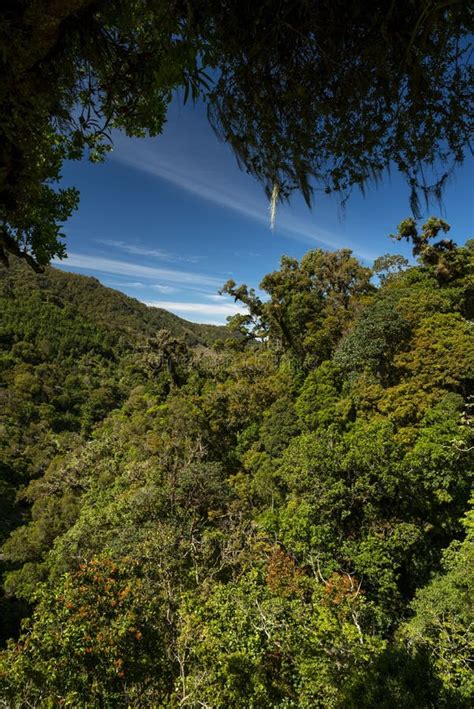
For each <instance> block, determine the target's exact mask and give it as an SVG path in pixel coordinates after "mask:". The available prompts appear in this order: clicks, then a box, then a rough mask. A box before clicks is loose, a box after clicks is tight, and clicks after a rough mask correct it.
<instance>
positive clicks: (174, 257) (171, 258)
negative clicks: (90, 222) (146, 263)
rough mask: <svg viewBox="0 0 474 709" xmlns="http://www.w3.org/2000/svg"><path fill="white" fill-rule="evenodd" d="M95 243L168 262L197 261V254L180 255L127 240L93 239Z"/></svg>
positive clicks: (133, 254)
mask: <svg viewBox="0 0 474 709" xmlns="http://www.w3.org/2000/svg"><path fill="white" fill-rule="evenodd" d="M95 241H96V243H98V244H104V245H105V246H108V247H113V248H115V249H118V250H120V251H123V252H124V253H127V254H131V255H132V256H147V257H151V258H155V259H157V260H158V261H166V262H169V263H173V262H180V261H181V262H185V263H197V262H198V261H199V257H198V256H182V255H180V254H174V253H170V252H169V251H165V250H164V249H154V248H150V247H148V246H141V245H140V244H132V243H128V242H127V241H120V240H117V239H95Z"/></svg>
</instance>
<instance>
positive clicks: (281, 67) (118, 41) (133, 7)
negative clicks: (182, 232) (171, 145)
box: [0, 0, 473, 267]
mask: <svg viewBox="0 0 474 709" xmlns="http://www.w3.org/2000/svg"><path fill="white" fill-rule="evenodd" d="M472 29H473V21H472V10H471V8H470V7H469V6H468V4H466V3H464V2H450V3H447V4H446V3H445V4H443V3H438V2H434V0H433V1H432V0H430V1H429V2H426V1H425V0H404V2H397V3H391V4H389V5H388V6H386V5H381V4H380V3H379V2H375V1H373V0H372V1H371V2H364V3H361V2H358V1H356V0H354V1H352V2H350V3H348V2H346V1H344V2H342V0H338V1H337V2H334V0H332V1H331V2H329V1H328V0H325V1H324V2H318V3H314V2H310V1H308V0H301V1H300V2H297V3H294V2H275V0H265V2H260V3H251V2H238V3H237V2H234V3H227V4H226V5H222V3H220V2H216V1H215V0H195V1H193V2H187V3H185V2H171V1H170V0H166V1H165V2H163V1H162V0H160V2H158V1H157V0H113V1H110V0H95V1H94V2H92V1H91V0H66V1H64V2H56V1H55V0H24V1H23V2H12V1H7V2H4V3H3V6H2V9H1V11H0V48H1V52H0V61H1V63H2V83H1V87H0V106H1V111H0V116H1V119H0V143H1V146H2V147H1V152H0V220H1V221H0V225H1V232H0V247H1V249H2V250H1V251H0V256H1V258H2V260H3V261H4V262H6V260H7V254H8V253H13V254H16V255H18V256H23V257H25V258H26V259H27V260H28V261H29V262H30V263H31V264H32V265H33V266H35V265H36V267H38V265H39V266H41V265H44V264H46V263H47V262H48V261H49V260H50V259H51V258H52V257H53V256H59V257H61V256H63V255H64V254H65V246H64V243H63V241H62V236H63V232H62V231H61V229H62V226H61V225H62V224H63V223H64V221H65V220H66V219H67V217H68V216H69V215H70V214H71V212H72V210H73V209H74V208H75V207H76V206H77V202H78V193H77V191H76V190H75V189H74V188H61V189H57V188H56V184H57V183H58V182H59V181H60V177H61V166H62V164H63V162H64V160H66V159H80V158H81V157H83V156H84V155H88V157H89V158H90V159H91V160H92V161H97V160H102V159H103V158H104V157H105V155H106V153H107V152H108V150H109V149H110V147H111V131H113V130H115V129H118V130H123V131H124V132H125V133H126V134H127V135H131V136H141V135H144V134H146V133H148V134H150V135H157V134H158V133H160V132H161V130H162V128H163V125H164V122H165V120H166V112H167V107H168V105H169V103H170V101H171V99H172V96H173V92H176V91H178V93H179V94H180V96H182V97H183V98H184V100H187V98H188V96H191V97H192V98H193V99H194V100H196V99H198V98H200V99H202V100H203V101H204V102H205V104H206V105H207V109H208V114H209V118H210V121H211V124H212V125H213V127H214V128H215V130H216V132H217V133H218V134H219V135H220V136H221V137H222V139H223V140H225V141H226V142H227V143H228V144H229V145H230V147H231V148H232V149H233V151H234V153H235V154H236V156H237V158H238V160H239V162H240V164H241V165H242V166H243V167H244V168H245V169H246V170H247V171H248V172H249V173H251V174H252V175H254V176H255V177H256V178H257V179H259V180H260V181H261V182H262V183H263V184H264V187H265V189H266V191H267V193H268V195H269V196H270V195H273V196H274V198H275V199H285V198H287V197H288V196H289V195H290V194H291V193H292V192H293V191H294V190H299V191H301V192H302V194H303V196H304V198H305V199H306V201H307V202H308V203H310V202H311V198H312V194H313V191H314V189H316V190H322V191H325V192H332V191H335V192H338V193H341V194H342V195H347V193H348V192H350V190H351V188H353V187H355V186H359V187H361V188H362V189H363V188H364V186H365V184H366V183H367V181H369V180H373V179H378V178H379V177H380V176H381V175H382V173H383V172H384V171H385V170H386V169H387V168H389V167H390V166H391V165H393V164H395V166H396V168H397V169H398V170H399V171H401V172H402V173H403V174H404V175H405V177H406V179H407V180H408V182H409V184H410V187H411V203H412V208H413V210H414V212H415V214H416V212H417V210H418V195H419V193H420V192H421V193H423V194H424V196H425V197H426V198H428V197H429V196H430V195H433V194H434V195H435V196H437V197H439V196H440V194H441V190H442V187H443V185H444V183H445V182H446V180H447V178H448V176H449V174H450V173H451V171H452V169H453V167H454V165H455V164H459V163H461V162H462V160H463V157H464V151H465V149H466V147H467V146H468V143H469V138H470V133H471V130H472V125H471V122H470V116H471V114H472V111H471V101H472V93H471V92H472V84H471V79H472V72H471V67H470V64H469V56H470V35H471V34H472ZM431 168H434V169H435V170H434V172H435V174H436V177H435V178H433V179H434V184H430V181H429V179H428V180H425V177H424V176H425V175H426V174H427V172H426V171H427V170H428V173H429V172H430V170H431Z"/></svg>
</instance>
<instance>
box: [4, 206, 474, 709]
mask: <svg viewBox="0 0 474 709" xmlns="http://www.w3.org/2000/svg"><path fill="white" fill-rule="evenodd" d="M408 221H409V220H407V221H406V222H403V223H402V225H401V227H404V226H406V225H407V223H408ZM444 226H445V225H444V223H443V222H441V221H440V220H437V219H430V220H429V221H428V222H427V224H425V225H424V226H423V230H422V232H421V233H420V234H418V231H417V228H416V225H415V224H414V223H412V222H410V224H409V227H410V233H411V237H410V238H411V239H412V242H413V249H414V252H415V255H417V262H416V265H414V266H409V265H408V262H407V261H406V260H405V259H403V258H401V257H400V256H387V255H386V256H384V257H382V258H380V259H378V260H377V261H376V262H375V264H374V267H373V268H372V269H369V268H367V267H366V266H364V265H362V264H361V263H359V262H358V261H357V259H356V258H355V257H354V256H353V255H352V253H351V252H350V251H349V250H348V249H343V250H340V251H336V252H324V251H322V250H319V249H318V250H314V251H310V252H308V253H307V254H306V255H305V256H304V257H303V258H302V259H301V261H297V260H296V259H293V258H289V257H283V258H282V260H281V265H280V268H279V269H278V270H276V271H275V272H273V273H269V274H268V275H267V276H265V278H264V279H263V281H262V284H261V288H262V290H264V291H265V292H266V294H267V298H266V300H265V301H262V300H260V299H259V297H258V296H257V295H256V294H255V292H254V291H252V289H249V288H248V287H247V286H245V285H241V286H237V285H236V284H235V283H233V282H231V281H229V282H228V284H227V286H226V289H227V291H228V292H229V293H232V294H233V295H234V296H235V297H236V298H237V299H239V300H240V301H242V302H243V303H245V304H246V305H247V308H248V314H246V315H238V316H236V317H235V318H234V321H233V331H234V332H236V333H237V335H236V337H235V339H232V337H228V338H226V340H225V341H224V342H222V343H220V344H219V346H218V347H216V348H215V349H212V347H210V346H208V347H206V348H202V347H199V348H195V347H192V346H189V344H186V341H185V338H190V337H191V336H190V335H189V333H192V334H193V336H194V337H196V338H198V337H199V338H202V339H201V340H200V341H201V342H204V341H205V339H204V335H203V332H202V331H201V330H199V329H198V330H197V332H196V330H195V329H194V328H189V324H188V323H185V322H184V321H181V320H179V319H178V318H176V319H174V318H172V319H171V320H169V319H168V320H166V317H167V316H166V314H163V313H161V312H156V313H153V312H150V311H148V310H147V309H146V308H144V307H143V306H141V305H140V304H138V303H136V301H133V300H132V299H129V298H126V297H125V296H121V295H120V294H117V293H116V292H114V291H110V290H108V289H104V288H102V286H100V284H98V283H97V281H95V280H94V279H87V278H82V277H77V276H70V275H69V274H62V273H59V272H57V271H54V270H49V271H48V272H47V274H46V275H45V276H44V277H40V278H37V277H36V276H34V277H33V276H31V274H23V272H20V271H19V270H17V271H15V272H10V273H9V274H7V276H6V277H5V275H4V277H3V284H4V285H3V294H4V295H3V299H2V305H3V308H4V309H3V310H2V331H1V332H2V335H1V344H2V354H1V358H0V376H1V384H2V389H1V397H2V400H1V404H2V406H1V408H0V416H1V419H0V460H1V466H2V467H1V468H0V476H1V477H0V485H1V491H2V496H1V505H2V508H1V510H0V513H1V519H2V527H1V533H2V536H3V539H4V543H3V546H2V562H3V588H4V595H3V598H2V599H1V607H0V618H2V626H1V628H0V630H1V636H2V640H3V642H4V644H5V649H4V650H3V651H2V652H0V701H3V703H4V705H5V706H8V707H10V706H11V707H22V706H39V707H42V706H44V707H52V708H56V707H61V706H71V707H79V708H84V709H86V708H87V709H89V708H90V709H95V708H96V707H97V708H98V709H99V708H100V707H110V708H111V709H112V708H115V707H117V708H120V707H143V708H144V709H145V708H148V707H163V709H174V708H175V707H178V706H181V707H187V708H188V709H197V708H198V707H212V709H243V708H244V707H249V708H250V707H253V708H254V709H267V707H274V708H275V709H313V708H316V709H375V708H376V707H384V709H412V708H413V707H416V708H417V709H432V708H433V707H459V708H460V709H468V707H470V706H471V699H472V693H473V683H472V672H471V670H470V664H469V663H470V649H471V647H472V642H473V637H472V596H473V592H474V579H473V574H472V569H473V568H474V564H473V563H472V561H473V559H474V554H473V534H472V531H473V527H472V504H471V502H470V496H471V485H472V473H473V468H474V466H473V452H474V446H473V432H472V426H471V423H472V394H473V390H474V386H473V385H474V338H473V331H472V318H473V315H474V313H473V303H474V301H473V293H474V271H473V266H474V258H473V257H474V250H473V247H474V243H473V242H469V243H468V244H466V246H464V247H458V246H456V244H455V243H454V242H452V241H449V240H447V239H441V240H438V241H436V242H435V243H433V244H430V243H429V241H431V240H435V239H436V238H437V235H438V233H439V231H440V229H443V228H444ZM400 236H401V237H403V233H402V232H401V233H400ZM19 274H20V275H19ZM374 276H375V277H374ZM99 294H100V299H102V301H103V302H101V303H98V302H97V300H99V298H98V295H99ZM161 318H165V320H162V319H161ZM160 319H161V320H160ZM164 321H166V322H171V323H172V324H173V327H175V328H181V327H182V328H183V330H177V329H175V330H174V331H173V333H169V332H168V333H166V332H163V330H160V332H158V333H156V332H155V330H154V328H155V323H158V322H160V323H162V322H164ZM183 323H184V324H183ZM188 328H189V331H188ZM231 331H232V330H229V333H230V332H231ZM177 334H179V335H184V339H183V338H180V337H177ZM255 343H257V346H256V345H255ZM21 619H23V623H22V624H20V621H21ZM8 638H10V639H9V640H8Z"/></svg>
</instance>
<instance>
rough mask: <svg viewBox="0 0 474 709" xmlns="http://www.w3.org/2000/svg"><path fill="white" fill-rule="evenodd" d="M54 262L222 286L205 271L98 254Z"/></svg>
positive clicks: (200, 284) (160, 278)
mask: <svg viewBox="0 0 474 709" xmlns="http://www.w3.org/2000/svg"><path fill="white" fill-rule="evenodd" d="M53 263H54V265H55V266H60V267H61V268H64V269H65V270H68V269H70V268H77V269H81V270H87V271H93V272H98V273H112V274H114V275H118V276H131V277H134V276H135V277H138V278H149V279H153V280H160V281H165V282H168V283H173V284H176V285H194V286H204V287H207V288H216V289H217V288H219V287H220V286H222V279H221V278H216V277H214V276H208V275H206V274H203V273H192V272H191V271H179V270H176V269H166V268H155V267H154V266H142V265H141V264H137V263H128V262H126V261H117V260H115V259H109V258H102V257H97V256H86V255H83V254H75V253H69V254H68V257H67V259H65V260H63V261H60V260H57V259H55V260H54V261H53Z"/></svg>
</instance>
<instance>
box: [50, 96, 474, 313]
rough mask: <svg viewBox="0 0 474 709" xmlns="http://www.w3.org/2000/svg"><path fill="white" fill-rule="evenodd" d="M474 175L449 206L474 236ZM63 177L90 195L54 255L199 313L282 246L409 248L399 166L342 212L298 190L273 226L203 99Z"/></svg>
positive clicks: (71, 267)
mask: <svg viewBox="0 0 474 709" xmlns="http://www.w3.org/2000/svg"><path fill="white" fill-rule="evenodd" d="M473 178H474V160H472V159H470V160H469V162H466V164H465V165H464V166H463V168H461V170H459V171H458V173H457V175H456V177H455V178H454V179H453V180H452V182H451V183H450V184H449V185H448V187H447V189H446V192H445V195H444V214H443V215H442V216H444V217H445V218H446V219H447V221H448V222H449V223H450V224H451V227H452V229H451V233H450V235H451V236H452V237H453V238H454V239H455V240H456V241H457V242H458V243H463V242H464V241H466V240H467V239H468V238H471V237H472V236H474V212H473V201H474V190H473V183H474V179H473ZM63 182H64V184H65V185H75V186H76V187H78V188H79V190H80V193H81V203H80V207H79V210H78V212H76V213H75V214H74V216H73V217H72V218H71V219H70V220H69V222H68V223H67V224H66V225H65V229H64V232H65V234H66V236H67V250H68V259H67V260H64V261H62V262H55V265H57V266H59V267H60V268H62V269H64V270H68V271H73V272H75V273H85V274H88V275H93V276H95V277H96V278H98V279H99V280H100V281H101V282H102V283H103V284H104V285H106V286H110V287H112V288H116V289H117V290H121V291H123V292H124V293H127V294H128V295H130V296H132V297H134V298H138V299H139V300H141V301H143V302H145V303H148V304H150V305H155V306H158V307H163V308H166V309H168V310H170V311H172V312H174V313H176V314H177V315H180V316H181V317H184V318H186V319H188V320H193V321H195V322H209V323H217V324H219V323H224V322H225V320H226V317H227V316H228V315H231V314H233V313H234V312H236V311H237V307H236V306H235V304H234V303H233V301H232V300H231V299H230V298H227V297H221V296H219V295H217V291H218V289H219V288H220V287H221V286H222V285H223V284H224V282H225V281H226V280H228V279H229V278H233V279H234V280H235V281H236V282H237V283H242V282H243V283H247V284H249V285H251V286H253V287H255V288H257V287H258V284H259V283H260V281H261V279H262V277H263V276H264V275H265V274H266V273H268V272H269V271H272V270H274V269H275V268H277V267H278V262H279V259H280V256H281V255H282V254H286V255H291V256H295V257H297V258H300V257H301V256H302V255H303V254H304V253H305V252H306V251H308V250H309V249H311V248H325V249H330V250H334V249H338V248H342V247H348V248H351V249H352V250H353V251H354V253H355V254H356V255H357V256H358V257H359V258H360V259H361V260H362V261H363V262H364V263H367V264H370V263H371V262H372V261H373V259H374V258H376V257H377V256H380V255H382V254H385V253H388V252H390V253H402V254H404V255H405V256H407V257H408V256H409V255H410V251H409V248H408V245H405V244H398V243H393V242H392V241H391V240H390V239H388V234H389V233H390V232H393V231H395V229H396V226H397V224H398V223H399V222H400V221H401V220H402V219H404V218H405V217H407V216H409V214H410V210H409V205H408V188H407V186H406V184H405V182H404V181H403V179H402V178H401V177H400V176H399V175H397V174H394V175H393V174H392V176H391V177H389V176H386V178H385V179H384V181H383V184H382V185H380V186H379V187H375V186H372V187H370V188H369V190H368V193H367V194H366V197H365V198H364V197H363V196H362V195H361V194H360V193H354V194H353V195H352V196H351V198H350V200H349V202H348V204H347V206H346V208H345V212H344V214H342V215H341V211H340V208H339V202H338V200H337V198H335V197H334V198H333V197H328V196H326V195H321V196H319V195H317V196H316V200H315V204H314V208H313V210H312V211H309V210H308V209H307V207H306V205H305V204H304V202H303V200H302V199H301V198H300V197H299V196H295V197H294V198H293V199H292V202H291V204H290V205H289V206H281V207H279V209H278V213H277V219H276V228H275V230H274V231H272V230H271V229H270V226H269V211H268V202H267V200H266V197H265V195H264V193H263V190H262V188H261V186H260V185H259V184H258V183H257V182H256V181H255V180H254V179H253V178H251V177H249V176H248V175H246V174H245V173H243V172H241V171H240V170H239V168H238V167H237V164H236V161H235V158H234V156H233V155H232V153H231V151H230V149H229V148H228V147H227V146H226V145H224V144H222V143H220V142H219V141H218V139H217V138H216V136H215V134H214V133H213V131H212V130H211V128H210V127H209V125H208V123H207V118H206V115H205V111H204V109H203V107H202V106H201V105H197V106H192V105H187V106H186V107H180V106H179V105H177V104H173V105H172V106H171V107H170V111H169V115H168V122H167V124H166V126H165V129H164V132H163V134H162V135H161V136H158V137H157V138H153V139H151V138H147V139H129V138H126V137H124V136H123V135H116V136H115V137H114V150H113V152H112V153H111V154H110V155H109V156H108V157H107V159H106V162H105V163H103V164H99V165H97V164H91V163H89V162H87V161H82V162H77V163H68V164H67V165H66V166H65V168H64V170H63ZM429 213H430V214H436V215H437V214H439V213H440V212H439V209H438V208H434V207H433V208H432V209H431V210H430V211H429ZM424 216H426V215H424Z"/></svg>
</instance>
